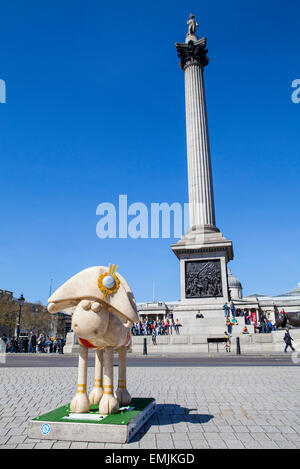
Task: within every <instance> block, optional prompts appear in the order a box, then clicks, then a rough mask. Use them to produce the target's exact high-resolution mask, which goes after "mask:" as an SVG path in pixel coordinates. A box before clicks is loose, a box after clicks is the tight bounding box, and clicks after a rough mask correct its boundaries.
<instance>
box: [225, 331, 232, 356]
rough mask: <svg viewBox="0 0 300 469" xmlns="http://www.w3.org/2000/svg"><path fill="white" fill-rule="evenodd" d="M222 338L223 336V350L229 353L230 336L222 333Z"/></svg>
mask: <svg viewBox="0 0 300 469" xmlns="http://www.w3.org/2000/svg"><path fill="white" fill-rule="evenodd" d="M224 336H225V344H224V345H225V350H226V352H230V345H231V341H230V336H229V334H228V332H226V331H225V332H224Z"/></svg>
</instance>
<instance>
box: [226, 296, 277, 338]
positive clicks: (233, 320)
mask: <svg viewBox="0 0 300 469" xmlns="http://www.w3.org/2000/svg"><path fill="white" fill-rule="evenodd" d="M223 310H224V316H225V324H226V326H227V332H228V333H229V334H231V332H232V327H233V326H234V325H239V322H238V319H237V318H241V321H243V322H244V328H243V334H249V331H248V328H247V326H249V325H251V324H253V325H254V332H256V333H259V334H268V333H271V332H272V331H274V330H276V325H275V324H273V323H272V321H271V320H270V319H269V318H268V317H267V315H266V313H262V314H261V315H260V319H259V321H257V319H256V316H255V320H252V318H251V316H250V313H249V311H244V310H240V309H238V310H236V308H235V305H234V303H233V302H231V303H230V305H228V303H225V304H224V306H223Z"/></svg>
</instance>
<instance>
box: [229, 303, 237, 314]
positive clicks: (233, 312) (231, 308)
mask: <svg viewBox="0 0 300 469" xmlns="http://www.w3.org/2000/svg"><path fill="white" fill-rule="evenodd" d="M230 311H231V315H232V317H233V318H235V315H236V314H235V306H234V303H233V301H232V302H231V303H230Z"/></svg>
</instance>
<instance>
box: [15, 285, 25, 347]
mask: <svg viewBox="0 0 300 469" xmlns="http://www.w3.org/2000/svg"><path fill="white" fill-rule="evenodd" d="M17 301H18V303H19V316H18V323H17V347H19V337H20V322H21V314H22V306H23V305H24V303H25V298H24V296H23V293H21V295H20V298H18V300H17Z"/></svg>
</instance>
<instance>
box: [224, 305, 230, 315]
mask: <svg viewBox="0 0 300 469" xmlns="http://www.w3.org/2000/svg"><path fill="white" fill-rule="evenodd" d="M223 309H224V317H225V318H228V316H229V311H230V310H229V308H228V304H227V303H225V304H224V306H223Z"/></svg>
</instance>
